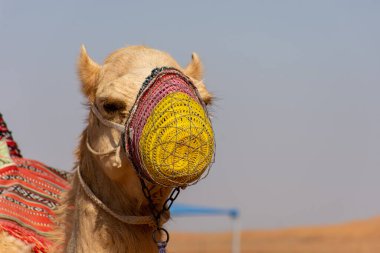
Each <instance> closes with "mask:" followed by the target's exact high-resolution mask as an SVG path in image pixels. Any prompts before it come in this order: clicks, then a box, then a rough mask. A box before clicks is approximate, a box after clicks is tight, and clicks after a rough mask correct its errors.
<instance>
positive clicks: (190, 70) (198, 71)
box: [185, 53, 203, 81]
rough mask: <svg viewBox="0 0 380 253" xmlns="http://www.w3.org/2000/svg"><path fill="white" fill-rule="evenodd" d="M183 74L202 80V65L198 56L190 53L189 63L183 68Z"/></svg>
mask: <svg viewBox="0 0 380 253" xmlns="http://www.w3.org/2000/svg"><path fill="white" fill-rule="evenodd" d="M185 74H186V75H188V76H190V77H192V78H194V79H196V80H198V81H200V80H202V78H203V65H202V62H201V59H200V58H199V56H198V54H196V53H192V55H191V62H190V63H189V64H188V65H187V67H186V68H185Z"/></svg>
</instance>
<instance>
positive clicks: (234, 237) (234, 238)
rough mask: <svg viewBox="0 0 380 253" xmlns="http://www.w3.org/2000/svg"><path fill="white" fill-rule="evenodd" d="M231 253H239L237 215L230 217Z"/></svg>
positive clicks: (238, 223)
mask: <svg viewBox="0 0 380 253" xmlns="http://www.w3.org/2000/svg"><path fill="white" fill-rule="evenodd" d="M232 253H240V219H239V215H237V216H235V217H233V218H232Z"/></svg>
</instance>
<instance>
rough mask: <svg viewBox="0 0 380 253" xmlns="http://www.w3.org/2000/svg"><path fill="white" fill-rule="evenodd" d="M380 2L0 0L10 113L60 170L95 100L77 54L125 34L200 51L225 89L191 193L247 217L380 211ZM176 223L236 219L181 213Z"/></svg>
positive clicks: (25, 139)
mask: <svg viewBox="0 0 380 253" xmlns="http://www.w3.org/2000/svg"><path fill="white" fill-rule="evenodd" d="M379 31H380V1H366V0H364V1H363V0H361V1H359V0H357V1H343V0H342V1H332V0H329V1H327V0H325V1H301V0H299V1H186V2H185V1H181V2H180V1H151V2H148V1H140V2H139V3H136V2H135V3H132V2H130V3H127V2H126V1H23V2H21V1H0V87H1V99H0V111H1V112H2V113H3V114H4V116H5V118H6V120H7V122H8V125H9V127H10V128H11V129H12V130H13V132H14V137H15V138H16V140H17V141H18V142H19V145H20V147H21V149H22V152H23V154H24V156H26V157H32V158H35V159H38V160H41V161H44V162H46V163H47V164H49V165H52V166H56V167H59V168H62V169H70V168H71V167H72V164H73V155H72V153H73V150H74V148H75V146H76V143H77V137H78V135H79V134H80V132H81V130H82V129H83V126H84V125H83V122H84V120H85V117H86V114H87V112H86V111H85V107H84V106H83V105H82V103H83V102H84V100H83V98H82V96H81V95H80V93H79V84H78V81H77V79H76V70H75V62H76V57H77V54H78V52H79V47H80V44H81V43H84V44H85V45H86V46H87V50H88V52H89V54H90V55H91V56H92V57H93V58H94V59H95V60H96V61H98V62H102V61H103V59H104V58H105V56H106V55H107V54H108V53H110V52H112V51H113V50H115V49H117V48H120V47H122V46H124V45H126V44H146V45H149V46H152V47H155V48H158V49H161V50H165V51H167V52H169V53H170V54H171V55H172V56H173V57H174V58H175V59H177V60H178V61H179V62H180V63H181V64H182V65H185V64H187V62H188V61H189V60H190V55H191V52H193V51H195V52H198V53H199V55H200V56H201V58H202V60H203V62H204V65H205V73H206V75H205V83H206V84H207V85H208V87H209V89H210V90H211V91H212V92H213V93H214V94H215V95H216V96H217V97H218V99H217V101H216V104H215V107H214V109H213V114H214V116H215V117H214V121H213V122H214V126H215V129H216V138H217V156H216V164H215V165H214V166H213V168H212V171H211V173H210V175H209V177H208V178H207V179H206V180H204V181H203V182H201V183H199V184H198V185H196V186H193V187H189V188H188V190H186V191H185V192H184V193H183V194H182V196H180V198H179V200H180V201H181V202H186V203H197V204H203V205H210V206H221V207H230V206H232V207H238V208H240V209H241V212H242V220H243V227H244V228H274V227H286V226H294V225H308V224H325V223H335V222H343V221H347V220H351V219H357V218H366V217H370V216H373V215H379V214H380V201H379V200H378V198H379V197H378V196H379V193H380V183H379V181H380V110H379V108H380V99H379V96H380V32H379ZM172 226H174V227H175V228H176V229H201V230H206V229H219V228H220V229H227V228H228V226H227V225H226V223H225V220H223V219H209V218H207V219H202V218H200V219H197V220H192V221H190V220H188V219H179V220H176V221H174V224H172Z"/></svg>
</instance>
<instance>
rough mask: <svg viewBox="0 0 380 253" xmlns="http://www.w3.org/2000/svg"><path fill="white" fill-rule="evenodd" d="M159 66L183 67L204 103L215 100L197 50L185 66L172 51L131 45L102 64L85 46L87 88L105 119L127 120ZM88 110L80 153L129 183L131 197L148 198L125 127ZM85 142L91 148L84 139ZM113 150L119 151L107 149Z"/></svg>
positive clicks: (82, 61)
mask: <svg viewBox="0 0 380 253" xmlns="http://www.w3.org/2000/svg"><path fill="white" fill-rule="evenodd" d="M160 67H169V68H170V67H172V68H175V69H177V70H179V71H181V72H182V73H183V74H185V75H186V76H187V77H188V78H189V79H190V80H191V81H192V83H193V84H194V85H195V87H196V88H197V90H198V93H199V97H200V98H201V99H202V100H203V101H204V103H205V104H206V105H207V104H210V103H211V100H212V96H211V94H210V93H209V92H208V91H207V89H206V87H205V85H204V83H203V81H202V78H203V77H202V76H203V68H202V63H201V60H200V58H199V57H198V55H197V54H195V53H193V54H192V58H191V61H190V63H189V64H188V65H187V66H186V67H185V68H182V67H181V66H180V65H179V64H178V63H177V62H176V61H175V60H174V59H173V58H172V57H171V56H170V55H169V54H168V53H165V52H162V51H159V50H156V49H152V48H148V47H144V46H129V47H126V48H122V49H119V50H117V51H115V52H113V53H112V54H110V55H109V56H108V57H107V58H106V60H105V61H104V63H103V64H102V65H100V64H98V63H96V62H95V61H94V60H92V59H91V58H90V57H89V55H88V54H87V52H86V49H85V47H84V46H82V48H81V52H80V56H79V61H78V74H79V78H80V81H81V90H82V93H83V94H84V96H85V97H86V99H87V100H88V103H89V105H90V106H92V107H95V108H96V111H97V113H98V114H100V117H101V118H103V119H105V120H106V121H108V122H113V123H116V124H120V125H124V124H125V122H126V120H127V119H128V116H129V112H130V110H131V108H132V106H133V105H134V103H135V100H136V97H137V96H138V93H139V90H140V88H141V86H142V84H143V83H144V81H145V79H146V78H147V76H149V75H150V74H151V72H152V70H153V69H155V68H160ZM89 111H90V112H89V118H88V126H87V128H86V130H85V132H84V134H83V140H82V145H81V147H80V149H81V150H80V151H79V153H80V156H81V153H82V155H83V153H86V156H88V157H91V158H90V159H92V160H93V163H94V165H93V166H92V167H93V169H94V170H101V171H102V173H103V174H104V175H105V176H106V177H108V178H109V179H110V180H112V181H113V182H115V183H117V184H119V185H121V186H122V187H123V188H124V189H126V192H128V193H129V195H130V197H132V198H136V200H137V202H139V203H142V202H144V196H143V193H142V191H141V185H140V180H139V178H138V175H137V173H136V171H135V169H134V168H133V165H132V162H131V160H130V159H129V158H128V155H126V153H125V151H124V150H123V149H121V150H120V149H119V150H117V149H118V148H117V147H118V145H119V144H120V140H121V138H122V136H121V133H120V131H118V130H117V129H115V128H113V127H112V126H109V125H105V124H103V123H102V122H101V120H99V117H97V116H96V115H95V114H96V113H95V114H94V112H93V111H92V110H89ZM85 142H87V143H86V144H87V148H86V147H85V145H84V144H83V143H85ZM88 146H89V147H88ZM88 149H91V150H92V151H93V152H88V151H89V150H88ZM84 150H85V151H84ZM112 150H114V151H115V152H110V153H109V154H108V151H112ZM96 153H98V154H102V155H96ZM161 188H162V187H161ZM163 188H165V187H163ZM170 190H171V189H166V190H164V191H163V192H161V197H166V196H167V194H168V193H169V192H170Z"/></svg>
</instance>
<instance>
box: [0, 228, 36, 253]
mask: <svg viewBox="0 0 380 253" xmlns="http://www.w3.org/2000/svg"><path fill="white" fill-rule="evenodd" d="M31 252H32V247H31V246H30V245H27V244H25V243H24V242H23V241H21V240H19V239H16V238H14V237H13V236H11V235H9V234H8V233H6V232H0V253H31Z"/></svg>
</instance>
